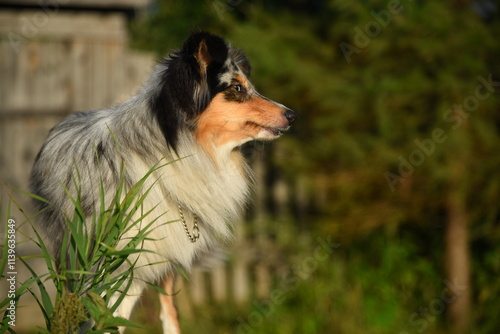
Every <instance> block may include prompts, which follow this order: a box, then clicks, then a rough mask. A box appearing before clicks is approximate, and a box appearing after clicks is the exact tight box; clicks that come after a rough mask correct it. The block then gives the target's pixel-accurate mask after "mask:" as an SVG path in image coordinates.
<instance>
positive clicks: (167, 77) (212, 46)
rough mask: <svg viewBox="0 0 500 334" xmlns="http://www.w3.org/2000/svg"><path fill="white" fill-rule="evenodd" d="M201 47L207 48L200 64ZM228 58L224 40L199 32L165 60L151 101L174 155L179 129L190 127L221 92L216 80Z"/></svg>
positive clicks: (150, 104)
mask: <svg viewBox="0 0 500 334" xmlns="http://www.w3.org/2000/svg"><path fill="white" fill-rule="evenodd" d="M201 43H204V44H205V46H206V48H203V51H204V54H203V59H201V60H200V55H199V52H200V49H201V48H200V45H201ZM207 53H208V54H207ZM228 55H229V47H228V45H227V44H226V42H225V41H224V40H223V39H222V38H221V37H219V36H216V35H212V34H210V33H207V32H197V33H194V34H192V35H191V36H190V37H189V38H188V39H187V40H186V41H185V42H184V45H183V48H182V49H181V50H180V51H175V52H173V53H172V54H171V55H170V58H169V59H165V60H163V62H162V64H163V66H164V67H165V70H164V72H163V73H162V75H161V77H160V82H159V83H158V84H159V86H160V89H159V91H158V93H157V94H156V95H155V96H152V97H151V99H150V101H149V106H150V109H151V112H152V113H153V115H154V116H155V118H156V120H157V122H158V125H159V126H160V129H161V131H162V133H163V135H164V137H165V140H166V143H167V145H168V146H169V147H170V148H172V149H173V150H174V151H176V150H177V144H178V136H179V130H180V127H182V126H189V124H190V123H192V122H193V120H194V119H195V118H196V117H197V116H198V115H199V114H200V113H201V112H203V110H205V109H206V107H207V106H208V104H209V103H210V101H211V100H212V98H213V97H214V96H215V95H216V94H217V93H218V92H219V91H220V88H219V87H218V81H217V80H218V79H217V78H218V75H219V73H220V72H221V70H222V67H223V65H224V63H225V61H226V59H227V57H228ZM199 60H200V61H202V62H203V64H200V62H199ZM195 92H198V93H197V94H196V96H197V97H198V99H199V100H197V101H195Z"/></svg>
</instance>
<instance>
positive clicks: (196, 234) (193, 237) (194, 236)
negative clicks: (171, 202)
mask: <svg viewBox="0 0 500 334" xmlns="http://www.w3.org/2000/svg"><path fill="white" fill-rule="evenodd" d="M178 208H179V215H180V216H181V222H182V226H184V231H185V232H186V235H187V237H188V238H189V240H191V242H193V243H194V242H196V241H197V240H198V239H199V238H200V229H199V228H198V216H196V214H194V213H193V216H194V226H193V234H191V233H189V229H188V227H187V224H186V220H185V219H184V214H183V213H182V208H181V205H180V204H178Z"/></svg>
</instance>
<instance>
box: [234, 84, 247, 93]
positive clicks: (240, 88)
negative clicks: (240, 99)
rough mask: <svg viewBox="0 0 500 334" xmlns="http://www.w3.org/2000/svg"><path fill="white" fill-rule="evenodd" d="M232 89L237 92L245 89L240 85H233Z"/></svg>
mask: <svg viewBox="0 0 500 334" xmlns="http://www.w3.org/2000/svg"><path fill="white" fill-rule="evenodd" d="M233 88H234V89H235V90H236V91H237V92H243V91H244V89H245V88H243V86H242V85H233Z"/></svg>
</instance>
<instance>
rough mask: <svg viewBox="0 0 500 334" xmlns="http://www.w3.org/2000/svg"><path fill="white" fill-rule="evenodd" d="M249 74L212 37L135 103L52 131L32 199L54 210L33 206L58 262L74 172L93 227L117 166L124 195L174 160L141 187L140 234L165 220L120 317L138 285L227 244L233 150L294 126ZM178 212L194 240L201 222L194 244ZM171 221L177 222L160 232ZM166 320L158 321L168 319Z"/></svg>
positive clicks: (237, 163)
mask: <svg viewBox="0 0 500 334" xmlns="http://www.w3.org/2000/svg"><path fill="white" fill-rule="evenodd" d="M249 74H250V65H249V63H248V60H247V58H246V56H245V55H244V54H243V53H242V52H241V51H239V50H236V49H233V48H232V47H231V46H230V45H229V44H228V43H227V42H225V41H224V40H223V39H222V38H220V37H218V36H215V35H212V34H209V33H206V32H197V33H194V34H192V35H191V36H190V37H189V38H188V39H187V40H186V42H185V43H184V45H183V48H182V49H181V50H179V51H174V52H173V53H172V54H171V56H170V57H169V58H167V59H165V60H163V61H161V62H160V63H159V64H158V65H157V66H156V67H155V69H154V71H153V73H152V74H151V76H150V78H149V79H148V81H147V82H146V84H145V85H144V86H143V87H142V89H141V90H140V91H139V92H138V93H137V95H135V96H133V97H132V98H130V99H129V100H127V101H125V102H124V103H122V104H120V105H118V106H115V107H113V108H110V109H103V110H98V111H89V112H80V113H76V114H73V115H71V116H69V117H67V118H66V119H64V120H63V121H62V122H61V123H59V124H58V125H57V126H55V127H54V128H53V129H52V130H51V131H50V133H49V136H48V138H47V140H46V142H45V144H44V145H43V147H42V149H41V150H40V152H39V154H38V156H37V158H36V161H35V164H34V166H33V170H32V175H31V189H32V192H33V193H34V194H36V195H38V196H40V197H42V198H45V199H47V200H48V201H49V202H50V205H47V204H45V203H43V202H37V203H36V206H37V209H39V210H43V212H42V213H41V215H40V216H41V219H40V226H41V227H42V229H43V230H44V231H45V234H46V235H47V236H48V239H49V240H50V241H51V242H52V244H53V246H54V249H55V251H56V253H57V252H58V250H59V249H60V244H61V241H62V237H63V233H64V231H65V230H66V227H65V226H66V224H68V222H67V221H66V220H65V219H64V215H67V216H69V217H70V216H71V215H72V213H73V205H72V202H71V200H70V198H69V197H68V196H67V194H66V193H65V191H64V187H66V188H67V189H68V190H69V192H70V193H71V194H73V195H76V190H75V185H74V182H73V181H74V180H75V178H76V170H78V173H79V176H78V179H79V186H80V187H81V189H80V191H81V201H82V207H83V209H84V213H85V214H86V216H87V217H91V216H92V214H93V213H94V212H96V211H98V209H99V205H100V199H99V196H100V195H99V184H100V182H102V183H103V185H104V190H105V194H104V195H105V202H106V203H107V204H109V203H110V201H111V199H112V198H113V196H114V195H115V193H116V191H117V189H118V187H119V184H120V177H121V176H120V173H121V172H120V170H121V165H122V163H123V165H124V166H125V168H124V175H123V176H124V181H125V185H126V186H127V187H131V186H132V185H133V184H135V183H136V182H138V181H139V180H140V179H141V178H142V177H144V176H145V175H146V174H147V173H148V171H149V170H150V169H151V168H152V167H153V166H154V165H155V164H157V163H159V162H160V164H162V163H165V162H169V161H174V160H175V161H174V162H173V163H171V164H169V165H167V166H164V167H161V168H159V169H157V170H156V171H155V172H153V173H152V175H151V176H150V177H149V178H148V180H147V182H146V183H145V184H144V189H148V188H149V187H150V186H152V187H151V191H150V193H149V194H148V196H147V197H146V199H145V201H144V203H143V206H144V209H143V212H147V211H149V210H152V211H151V213H150V214H149V215H148V216H147V217H146V218H144V221H143V225H147V223H148V222H150V221H152V220H154V219H156V218H157V217H161V218H160V219H158V220H157V221H156V222H155V223H154V224H153V226H152V229H153V231H154V232H153V233H152V235H151V239H154V240H146V241H145V242H144V243H143V244H142V248H144V249H148V250H151V251H152V252H143V253H140V255H138V262H137V264H136V266H137V269H136V270H135V271H134V276H135V277H136V278H138V279H137V280H134V282H133V283H132V285H131V288H130V290H129V291H128V293H127V297H126V298H125V299H124V300H123V302H122V304H121V305H120V307H119V308H118V310H117V314H118V315H120V316H122V317H125V318H128V317H129V316H130V313H131V311H132V308H133V306H134V304H135V302H136V300H137V299H138V298H139V296H140V295H141V292H142V290H143V288H144V284H143V283H142V281H148V282H158V281H160V280H162V279H165V277H167V276H170V275H172V274H173V272H174V264H175V265H180V266H182V267H184V268H186V269H189V268H190V267H191V265H192V262H193V259H195V258H196V257H197V256H198V255H199V254H202V253H205V252H206V251H208V250H209V249H210V248H211V247H212V246H214V244H216V243H218V242H221V241H224V240H228V239H230V238H231V230H232V228H231V226H232V224H233V223H235V222H237V221H238V220H239V217H240V214H241V213H242V209H243V208H244V206H245V203H246V201H247V198H248V195H249V184H250V180H251V177H250V176H249V175H250V170H249V167H248V165H247V164H246V163H245V161H244V159H243V156H242V154H241V152H240V150H239V147H240V146H241V145H242V144H243V143H245V142H248V141H251V140H271V139H274V138H277V137H279V136H280V135H281V134H282V132H283V131H284V130H286V129H288V127H289V126H290V124H291V123H292V122H293V121H294V119H295V113H294V112H293V111H291V110H289V109H287V108H285V107H284V106H283V105H281V104H279V103H276V102H273V101H271V100H269V99H267V98H264V97H263V96H261V95H259V94H258V93H257V92H256V90H255V89H254V87H253V86H252V84H251V83H250V81H249V79H248V77H249ZM178 208H182V212H183V217H182V218H183V220H185V224H186V226H188V228H189V230H191V231H192V230H193V228H194V226H193V224H194V217H195V216H197V217H199V218H198V228H199V239H197V240H195V241H196V242H192V240H190V238H188V235H186V232H185V228H184V227H183V224H182V222H181V220H180V218H181V217H180V216H179V211H178ZM138 217H139V216H137V217H134V218H138ZM169 221H175V222H173V223H169V224H165V222H169ZM132 233H137V230H135V231H130V234H132ZM193 233H194V231H193ZM158 262H162V264H157V265H150V266H148V265H147V264H150V263H158ZM170 277H171V276H170ZM169 284H170V282H169ZM162 305H163V304H162ZM165 313H168V312H164V318H172V317H171V316H170V317H169V316H168V315H165ZM170 313H171V312H170ZM170 321H174V320H173V319H170ZM174 327H176V326H172V325H171V324H166V323H165V322H164V332H165V333H175V332H176V331H177V332H178V328H177V329H172V328H174Z"/></svg>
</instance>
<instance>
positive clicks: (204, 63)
mask: <svg viewBox="0 0 500 334" xmlns="http://www.w3.org/2000/svg"><path fill="white" fill-rule="evenodd" d="M182 53H183V55H184V57H185V58H186V60H187V61H188V62H189V63H191V64H192V65H193V66H195V67H196V69H197V71H198V72H199V73H200V74H206V73H207V70H208V68H209V67H213V66H215V67H221V66H222V65H223V64H224V62H225V61H226V59H227V57H228V54H229V46H228V45H227V43H226V42H225V41H224V39H222V38H221V37H219V36H217V35H213V34H210V33H208V32H204V31H200V32H196V33H193V34H192V35H191V36H189V38H188V39H187V40H186V42H184V46H183V48H182Z"/></svg>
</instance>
